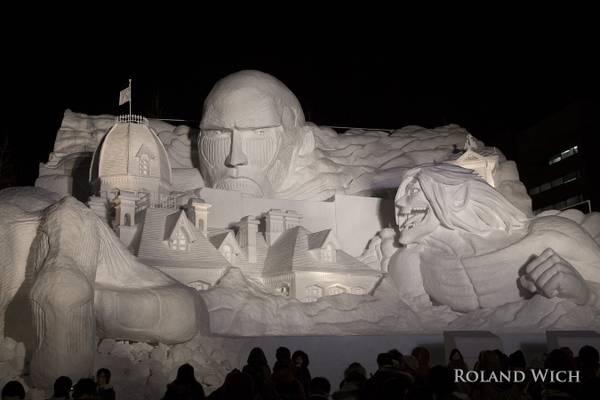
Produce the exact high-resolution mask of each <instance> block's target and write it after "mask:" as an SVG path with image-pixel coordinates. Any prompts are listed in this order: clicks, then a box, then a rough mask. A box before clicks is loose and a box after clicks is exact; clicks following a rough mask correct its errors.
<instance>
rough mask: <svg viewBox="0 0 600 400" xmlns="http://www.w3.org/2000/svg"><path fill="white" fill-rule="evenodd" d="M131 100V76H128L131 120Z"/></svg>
mask: <svg viewBox="0 0 600 400" xmlns="http://www.w3.org/2000/svg"><path fill="white" fill-rule="evenodd" d="M132 100H133V96H132V93H131V78H129V120H130V121H131V103H132Z"/></svg>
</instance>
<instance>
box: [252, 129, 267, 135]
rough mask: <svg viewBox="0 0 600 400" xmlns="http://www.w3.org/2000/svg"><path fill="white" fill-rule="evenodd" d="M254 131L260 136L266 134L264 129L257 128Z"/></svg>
mask: <svg viewBox="0 0 600 400" xmlns="http://www.w3.org/2000/svg"><path fill="white" fill-rule="evenodd" d="M254 133H256V134H257V135H258V136H263V135H264V134H265V130H264V129H257V130H255V131H254Z"/></svg>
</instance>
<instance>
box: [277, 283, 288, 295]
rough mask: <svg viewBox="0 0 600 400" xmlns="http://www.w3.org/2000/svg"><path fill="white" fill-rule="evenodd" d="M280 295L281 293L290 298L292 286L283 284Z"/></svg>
mask: <svg viewBox="0 0 600 400" xmlns="http://www.w3.org/2000/svg"><path fill="white" fill-rule="evenodd" d="M279 293H281V294H282V295H283V296H285V297H289V295H290V285H288V284H283V285H281V286H280V287H279Z"/></svg>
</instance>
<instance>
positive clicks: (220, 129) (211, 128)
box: [200, 125, 231, 132]
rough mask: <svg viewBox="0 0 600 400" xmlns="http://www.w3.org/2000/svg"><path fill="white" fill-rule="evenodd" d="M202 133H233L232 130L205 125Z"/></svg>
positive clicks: (201, 128)
mask: <svg viewBox="0 0 600 400" xmlns="http://www.w3.org/2000/svg"><path fill="white" fill-rule="evenodd" d="M200 130H201V131H223V132H231V129H229V128H224V127H222V126H216V125H205V126H202V127H200Z"/></svg>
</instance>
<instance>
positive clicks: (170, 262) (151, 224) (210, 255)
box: [138, 208, 229, 268]
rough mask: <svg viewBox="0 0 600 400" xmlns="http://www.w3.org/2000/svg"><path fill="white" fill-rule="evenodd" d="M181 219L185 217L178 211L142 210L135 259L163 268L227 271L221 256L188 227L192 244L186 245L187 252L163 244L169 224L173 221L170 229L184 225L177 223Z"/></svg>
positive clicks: (199, 234)
mask: <svg viewBox="0 0 600 400" xmlns="http://www.w3.org/2000/svg"><path fill="white" fill-rule="evenodd" d="M182 216H183V217H184V218H185V213H183V212H182V211H180V210H173V209H169V208H148V209H146V216H145V221H144V225H143V227H142V235H141V240H140V248H139V251H138V257H139V258H140V259H141V260H142V261H143V262H144V263H146V264H149V265H160V266H167V267H186V268H227V267H229V263H228V262H227V260H226V259H225V257H223V256H222V255H221V252H219V251H218V250H217V249H216V248H215V247H214V246H213V244H212V243H211V242H210V241H209V240H208V239H207V238H206V237H205V236H204V235H202V233H200V232H199V231H198V229H197V228H196V227H195V226H193V225H192V224H191V223H189V224H187V225H186V226H187V229H190V230H191V231H192V232H194V234H195V236H196V240H194V241H193V242H191V243H189V244H188V249H187V250H174V249H171V248H169V246H168V244H167V243H165V232H166V231H167V230H168V226H169V224H172V223H173V222H172V221H173V220H175V221H176V222H175V225H174V226H177V223H181V224H184V223H185V222H184V221H182V220H181V222H179V221H180V218H181V217H182ZM188 222H189V221H188ZM182 226H183V225H182Z"/></svg>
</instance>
